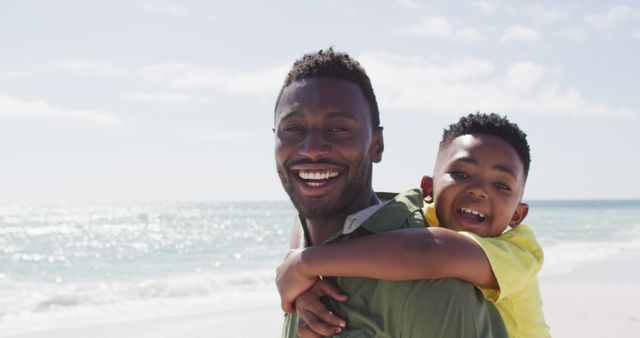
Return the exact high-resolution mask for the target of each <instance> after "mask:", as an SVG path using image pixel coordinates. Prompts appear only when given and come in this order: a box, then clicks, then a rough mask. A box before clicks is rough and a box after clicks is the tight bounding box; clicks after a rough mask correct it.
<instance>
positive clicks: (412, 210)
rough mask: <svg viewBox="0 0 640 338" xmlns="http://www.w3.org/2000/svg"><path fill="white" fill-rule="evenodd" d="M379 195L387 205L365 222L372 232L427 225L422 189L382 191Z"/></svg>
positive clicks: (365, 225)
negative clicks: (423, 208) (397, 191)
mask: <svg viewBox="0 0 640 338" xmlns="http://www.w3.org/2000/svg"><path fill="white" fill-rule="evenodd" d="M377 195H378V197H379V198H380V199H381V200H383V201H384V203H385V205H384V206H382V207H381V208H380V209H378V211H376V212H375V213H374V214H373V215H371V217H369V218H368V219H367V220H366V221H365V222H364V223H363V226H364V227H365V228H366V229H367V230H369V231H370V232H373V233H377V232H384V231H390V230H395V229H401V228H408V227H422V226H425V222H424V218H423V217H422V205H423V197H422V192H421V191H420V189H411V190H408V191H405V192H403V193H400V194H398V193H388V192H382V193H377Z"/></svg>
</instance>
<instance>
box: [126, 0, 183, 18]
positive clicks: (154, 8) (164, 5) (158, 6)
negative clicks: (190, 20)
mask: <svg viewBox="0 0 640 338" xmlns="http://www.w3.org/2000/svg"><path fill="white" fill-rule="evenodd" d="M137 6H138V7H140V8H142V9H144V10H146V11H149V12H153V13H159V14H169V15H175V16H186V15H188V14H189V11H188V10H187V9H185V8H184V7H181V6H178V5H176V4H172V3H170V2H168V1H160V0H157V1H144V2H138V3H137Z"/></svg>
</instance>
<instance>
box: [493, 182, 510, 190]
mask: <svg viewBox="0 0 640 338" xmlns="http://www.w3.org/2000/svg"><path fill="white" fill-rule="evenodd" d="M493 185H494V186H495V187H496V188H498V189H500V190H511V188H509V186H508V185H506V184H504V183H501V182H496V183H494V184H493Z"/></svg>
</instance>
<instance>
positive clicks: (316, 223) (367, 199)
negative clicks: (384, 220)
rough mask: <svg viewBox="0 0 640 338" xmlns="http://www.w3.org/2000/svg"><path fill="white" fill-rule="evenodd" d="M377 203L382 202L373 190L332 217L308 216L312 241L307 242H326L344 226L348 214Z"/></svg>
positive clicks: (315, 243)
mask: <svg viewBox="0 0 640 338" xmlns="http://www.w3.org/2000/svg"><path fill="white" fill-rule="evenodd" d="M377 203H380V200H378V198H377V197H376V194H375V193H374V192H373V190H371V191H369V192H368V193H366V194H363V196H362V197H360V198H358V199H356V200H355V201H354V202H353V203H351V204H350V205H349V206H348V207H347V208H345V209H344V210H343V211H342V212H340V213H339V214H336V215H334V216H331V217H323V218H314V219H309V218H307V219H306V221H307V231H308V233H309V239H310V240H311V243H307V244H308V245H318V244H322V243H324V242H325V241H326V240H327V239H329V238H330V237H331V236H333V235H334V234H335V233H336V232H338V231H339V230H341V229H342V228H343V227H344V222H345V220H346V219H347V216H349V215H351V214H354V213H356V212H358V211H360V210H362V209H365V208H368V207H370V206H372V205H374V204H377Z"/></svg>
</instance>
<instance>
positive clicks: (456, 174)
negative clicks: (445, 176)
mask: <svg viewBox="0 0 640 338" xmlns="http://www.w3.org/2000/svg"><path fill="white" fill-rule="evenodd" d="M451 176H453V177H457V178H467V177H469V175H467V173H465V172H462V171H452V172H451Z"/></svg>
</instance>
